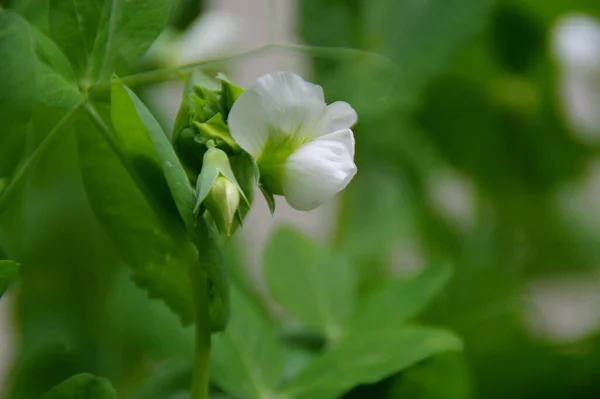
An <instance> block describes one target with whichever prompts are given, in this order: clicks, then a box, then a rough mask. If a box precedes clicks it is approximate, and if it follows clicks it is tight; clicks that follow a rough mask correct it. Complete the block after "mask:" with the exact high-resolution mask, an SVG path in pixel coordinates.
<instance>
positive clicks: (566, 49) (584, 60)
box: [552, 14, 600, 71]
mask: <svg viewBox="0 0 600 399" xmlns="http://www.w3.org/2000/svg"><path fill="white" fill-rule="evenodd" d="M552 47H553V52H554V55H555V56H556V58H557V59H558V61H559V62H560V63H561V65H562V66H563V67H564V68H566V69H570V70H574V69H577V70H582V71H589V70H593V71H594V70H598V68H600V24H598V21H596V20H595V19H594V18H592V17H590V16H587V15H585V14H571V15H567V16H565V17H563V18H561V19H560V20H559V22H558V23H557V25H556V27H555V28H554V32H553V38H552Z"/></svg>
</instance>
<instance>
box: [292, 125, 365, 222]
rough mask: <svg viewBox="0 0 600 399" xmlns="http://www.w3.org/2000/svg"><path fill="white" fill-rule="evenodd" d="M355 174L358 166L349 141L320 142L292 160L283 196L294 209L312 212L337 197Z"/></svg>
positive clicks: (296, 154)
mask: <svg viewBox="0 0 600 399" xmlns="http://www.w3.org/2000/svg"><path fill="white" fill-rule="evenodd" d="M336 133H337V132H336ZM340 136H344V138H346V137H347V136H346V134H343V135H342V134H340ZM355 174H356V165H355V164H354V161H353V159H352V156H351V154H350V152H349V151H348V146H347V143H346V142H345V141H343V140H337V139H336V140H316V141H313V142H310V143H308V144H305V145H304V146H302V147H301V148H300V149H299V150H298V151H296V152H294V153H293V154H292V155H290V157H289V158H288V160H287V162H286V165H285V174H284V177H283V184H282V186H283V193H284V195H285V199H286V201H287V202H288V204H290V205H291V206H292V207H293V208H295V209H298V210H301V211H308V210H311V209H315V208H316V207H318V206H319V205H321V204H323V203H324V202H326V201H328V200H330V199H331V198H333V196H334V195H335V194H336V193H338V192H339V191H341V190H343V189H344V188H345V187H346V186H347V185H348V183H349V182H350V180H352V178H353V177H354V175H355Z"/></svg>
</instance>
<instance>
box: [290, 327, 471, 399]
mask: <svg viewBox="0 0 600 399" xmlns="http://www.w3.org/2000/svg"><path fill="white" fill-rule="evenodd" d="M461 349H462V343H461V340H460V339H459V338H458V337H456V336H455V335H454V334H453V333H451V332H449V331H446V330H442V329H435V328H427V327H416V326H406V327H403V328H401V329H384V330H370V331H365V332H362V333H360V334H357V335H353V336H352V337H351V338H349V339H345V340H344V341H342V343H341V344H340V345H339V346H337V347H335V348H334V349H332V350H331V351H329V352H326V353H325V354H323V355H321V356H320V357H317V358H316V359H315V360H314V361H313V362H312V363H311V364H309V365H308V366H307V368H305V369H304V371H303V372H301V373H300V375H299V376H298V377H297V378H295V379H294V380H293V381H292V382H290V384H289V385H288V386H287V387H286V388H285V389H284V394H285V397H288V398H292V399H334V398H338V397H341V396H342V395H343V394H344V393H345V392H347V391H349V390H350V389H352V388H353V387H355V386H357V385H361V384H373V383H375V382H377V381H380V380H382V379H384V378H386V377H389V376H391V375H393V374H395V373H398V372H400V371H402V370H404V369H406V368H408V367H410V366H413V365H414V364H416V363H418V362H420V361H421V360H424V359H426V358H428V357H430V356H433V355H435V354H437V353H440V352H448V351H457V350H461Z"/></svg>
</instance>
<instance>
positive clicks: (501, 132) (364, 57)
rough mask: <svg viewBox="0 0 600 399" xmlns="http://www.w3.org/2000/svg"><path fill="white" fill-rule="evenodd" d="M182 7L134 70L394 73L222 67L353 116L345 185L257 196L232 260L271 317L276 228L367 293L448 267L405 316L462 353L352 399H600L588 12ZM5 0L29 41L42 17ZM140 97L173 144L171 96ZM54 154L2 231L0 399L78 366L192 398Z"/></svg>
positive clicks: (365, 3) (595, 64) (350, 2)
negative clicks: (306, 87) (315, 200)
mask: <svg viewBox="0 0 600 399" xmlns="http://www.w3.org/2000/svg"><path fill="white" fill-rule="evenodd" d="M174 3H175V4H176V6H177V7H176V8H175V12H174V14H173V18H172V29H171V31H170V32H167V33H165V35H163V37H161V38H160V39H159V40H158V41H157V43H156V45H155V46H154V48H153V49H152V50H151V51H150V53H149V54H148V55H147V57H146V60H145V62H147V63H148V64H149V65H152V66H154V67H156V66H167V64H169V63H177V62H180V63H189V62H194V61H198V60H202V59H212V58H216V57H220V56H225V55H231V54H235V53H238V52H243V51H246V50H249V49H252V48H256V47H260V46H261V45H263V44H265V43H267V42H272V43H298V44H306V45H312V46H331V47H340V48H355V49H362V50H366V51H369V52H373V53H378V54H381V55H382V56H384V57H387V58H383V57H377V56H374V55H369V54H367V53H360V52H355V51H348V50H319V48H313V50H310V49H309V48H302V49H290V48H278V49H272V50H270V51H266V52H261V53H258V54H255V55H252V56H249V57H244V58H240V59H236V60H234V61H232V62H229V63H227V64H226V65H225V66H224V70H225V72H226V73H227V74H228V75H229V76H230V77H231V78H232V79H233V80H234V81H236V82H238V83H240V84H241V85H242V86H244V85H248V84H250V83H251V82H252V81H253V80H254V79H255V78H257V77H258V76H260V75H262V74H264V73H267V72H270V71H275V70H293V71H296V72H298V73H300V74H302V75H303V76H305V78H307V79H308V80H311V81H314V82H316V83H318V84H320V85H322V86H323V87H324V90H325V93H326V97H327V100H328V101H329V102H333V101H335V100H344V101H347V102H349V103H350V104H352V105H353V106H354V107H355V108H356V110H357V112H358V114H359V124H358V125H357V127H356V129H355V134H356V142H357V144H356V146H357V150H356V163H357V165H358V170H359V172H358V175H357V176H356V178H355V180H354V181H353V182H352V184H351V185H350V186H349V188H348V189H347V190H346V191H345V192H344V193H343V194H342V195H340V196H339V198H337V199H336V200H335V201H334V202H332V203H330V204H327V205H326V206H324V207H322V208H320V209H318V210H316V211H313V212H310V213H301V212H297V211H293V210H291V209H290V208H289V207H288V206H287V205H286V204H285V201H278V203H277V213H276V215H275V217H274V218H271V216H270V215H269V213H268V210H267V206H266V204H265V203H264V201H263V200H262V198H257V200H256V201H255V204H254V207H253V210H252V213H251V214H250V215H249V217H248V219H247V221H246V222H245V226H244V229H243V230H242V231H240V232H239V233H238V234H237V235H236V237H235V238H234V240H233V241H234V243H233V245H231V246H230V248H228V254H229V256H228V259H229V261H230V266H231V268H232V270H233V271H232V273H234V274H236V275H239V276H240V277H239V278H241V279H245V280H246V281H247V282H250V284H249V285H250V286H251V287H253V289H255V290H256V292H258V293H259V294H261V295H263V296H264V297H265V298H266V301H267V303H269V299H268V297H267V293H266V292H267V290H266V288H265V284H264V281H263V278H262V274H261V269H262V251H263V248H264V246H265V243H266V242H268V240H269V237H271V235H272V234H273V230H274V228H275V229H276V226H277V225H279V224H290V223H291V224H294V225H297V226H299V228H300V229H302V230H303V231H305V232H306V233H307V234H309V235H311V236H313V237H315V240H316V241H318V242H321V243H325V244H326V245H331V246H332V247H333V248H334V249H335V251H336V252H338V253H340V254H341V255H342V256H345V257H346V258H347V259H349V260H350V262H351V263H352V265H353V267H354V268H355V269H356V270H357V271H358V273H359V275H360V291H361V292H362V293H368V292H370V290H372V289H373V287H375V286H377V285H378V284H380V283H381V282H382V281H384V280H386V279H387V278H389V277H390V276H394V275H398V274H410V273H414V272H416V271H418V270H419V269H420V268H422V267H423V266H425V265H427V264H428V263H429V262H431V261H434V260H449V261H451V262H452V264H453V265H454V269H455V271H454V276H453V278H452V280H451V282H450V284H449V285H448V286H447V287H446V288H445V290H444V292H443V293H442V295H440V296H438V298H437V299H436V301H435V303H434V304H433V305H432V306H430V307H429V308H428V310H427V311H426V312H425V313H424V314H422V315H421V316H420V319H419V320H420V321H423V322H427V323H432V324H436V325H440V326H445V327H447V328H450V329H452V330H453V331H455V332H456V333H457V334H458V335H459V336H461V337H462V338H463V339H464V342H465V351H464V353H463V354H460V355H456V354H455V355H448V356H440V357H439V358H436V359H433V360H432V361H430V362H427V363H425V364H422V365H419V366H417V367H415V368H412V369H410V370H409V371H408V372H406V373H403V374H401V375H399V376H395V377H392V378H390V379H388V380H385V381H384V382H382V383H379V384H377V385H376V386H369V387H361V388H359V389H357V390H354V391H353V392H351V393H349V394H348V395H347V397H348V398H389V399H393V398H427V399H445V398H452V399H459V398H460V399H463V398H464V399H466V398H485V399H495V398H498V399H500V398H511V399H518V398H534V397H543V398H545V399H554V398H557V399H558V398H571V399H583V398H598V397H600V269H599V268H600V157H598V149H599V148H600V147H599V145H600V2H598V1H597V0H520V1H519V0H496V1H494V0H298V1H291V0H272V1H270V2H268V1H266V0H221V1H219V0H213V1H204V2H200V3H199V2H198V1H197V0H179V1H175V2H174ZM7 5H8V6H9V7H13V8H16V9H17V10H19V12H21V13H22V14H23V15H26V16H28V18H29V19H30V20H31V21H36V24H37V25H38V26H40V27H42V28H43V24H44V22H43V21H44V7H43V6H40V3H39V2H36V1H35V0H13V1H8V2H7ZM315 49H316V50H315ZM143 67H148V66H147V65H146V66H143ZM215 72H217V71H216V70H212V69H209V70H207V73H215ZM142 93H143V95H144V98H145V100H146V101H147V103H148V104H150V105H151V106H152V108H153V109H154V111H155V112H156V114H157V115H158V116H159V117H160V119H161V121H162V122H163V123H164V124H165V126H166V130H167V131H170V129H169V126H171V123H172V120H173V118H174V115H175V113H176V111H177V109H178V106H179V101H180V95H181V85H180V84H179V83H178V82H170V83H164V84H159V85H153V86H149V87H144V88H143V91H142ZM34 139H35V138H34ZM38 139H39V138H38ZM46 155H47V156H46V157H45V158H44V159H43V160H42V162H40V163H39V164H38V165H37V166H36V168H35V170H34V172H33V173H32V174H31V176H30V178H29V179H28V184H26V185H25V187H22V189H21V191H20V193H19V195H18V196H16V197H15V200H14V201H12V205H11V207H10V208H9V209H7V210H5V211H4V212H3V213H2V214H0V254H1V252H2V251H3V250H2V248H4V251H6V252H7V253H8V252H10V254H11V255H12V256H14V257H15V258H16V259H19V260H20V261H22V262H23V264H24V265H26V267H24V268H23V274H22V276H21V278H20V281H19V284H17V285H15V286H14V287H13V289H12V290H11V291H10V293H9V294H8V295H7V296H5V297H4V298H3V300H2V301H1V302H0V317H1V321H0V397H7V398H29V397H36V396H37V395H39V394H41V393H43V392H45V391H46V390H47V389H48V388H49V387H51V386H53V385H54V384H56V383H57V382H60V381H61V380H63V379H64V378H66V377H68V376H69V375H72V374H74V373H76V372H80V371H89V372H93V373H96V374H99V375H102V376H106V377H108V378H110V379H111V380H112V381H113V382H114V384H115V386H116V387H117V389H118V391H119V392H120V393H121V394H122V397H135V398H138V399H142V398H145V397H149V396H147V395H146V396H145V394H144V392H143V390H142V391H139V387H140V386H141V385H143V383H142V382H143V381H146V380H147V379H148V376H152V375H157V374H159V375H161V373H163V374H164V373H167V374H168V375H169V376H170V378H171V379H170V380H169V381H170V382H171V383H172V386H173V387H178V386H185V384H186V383H187V381H188V378H189V364H188V361H189V359H188V358H189V354H190V334H189V333H190V331H189V330H183V329H181V328H180V327H179V324H178V320H177V319H176V317H175V316H173V315H171V314H170V313H169V312H168V311H167V310H166V309H165V308H164V307H162V306H161V305H160V304H158V303H155V302H151V303H150V305H149V304H148V301H147V300H146V298H145V294H144V293H143V292H142V291H141V290H139V289H138V288H137V287H136V286H135V285H134V284H133V283H132V282H131V281H130V280H129V279H128V276H127V271H126V269H125V267H124V266H123V265H122V263H121V260H120V256H119V254H118V252H117V251H116V249H115V248H114V246H113V244H112V243H111V242H110V241H109V239H108V237H106V235H105V233H103V231H102V230H101V228H100V225H99V224H98V222H97V221H96V219H95V217H94V216H93V213H92V211H91V209H90V208H89V205H88V204H87V200H86V197H85V193H84V191H83V187H82V184H81V179H80V177H79V174H78V173H79V172H78V171H77V168H74V167H73V162H76V161H73V159H76V154H75V147H74V144H73V140H69V139H68V138H65V139H64V140H62V141H60V142H59V143H57V144H56V145H55V146H54V147H53V148H52V150H51V151H49V153H48V154H46ZM282 267H285V265H282ZM271 307H272V311H273V314H275V315H280V317H285V315H281V314H282V312H281V309H279V308H277V307H276V306H275V305H273V304H271ZM9 381H10V384H9ZM136 392H137V393H136ZM140 392H141V393H140ZM134 393H135V395H134ZM3 394H4V396H2V395H3ZM165 397H167V396H165Z"/></svg>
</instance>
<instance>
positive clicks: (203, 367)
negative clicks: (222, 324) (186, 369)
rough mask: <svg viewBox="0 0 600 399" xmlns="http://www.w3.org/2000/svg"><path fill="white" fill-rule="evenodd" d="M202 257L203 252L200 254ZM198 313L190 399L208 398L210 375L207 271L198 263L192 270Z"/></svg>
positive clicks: (191, 275)
mask: <svg viewBox="0 0 600 399" xmlns="http://www.w3.org/2000/svg"><path fill="white" fill-rule="evenodd" d="M200 256H201V257H202V254H200ZM190 277H191V281H192V290H193V293H194V299H195V300H194V303H195V315H196V333H195V340H196V351H195V354H194V369H193V373H192V388H191V390H190V399H207V398H208V383H209V376H210V373H209V371H210V334H211V325H210V314H209V302H208V282H207V276H206V272H205V271H204V270H202V268H201V267H200V266H199V265H198V264H197V263H196V264H194V265H193V266H192V268H191V270H190Z"/></svg>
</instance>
